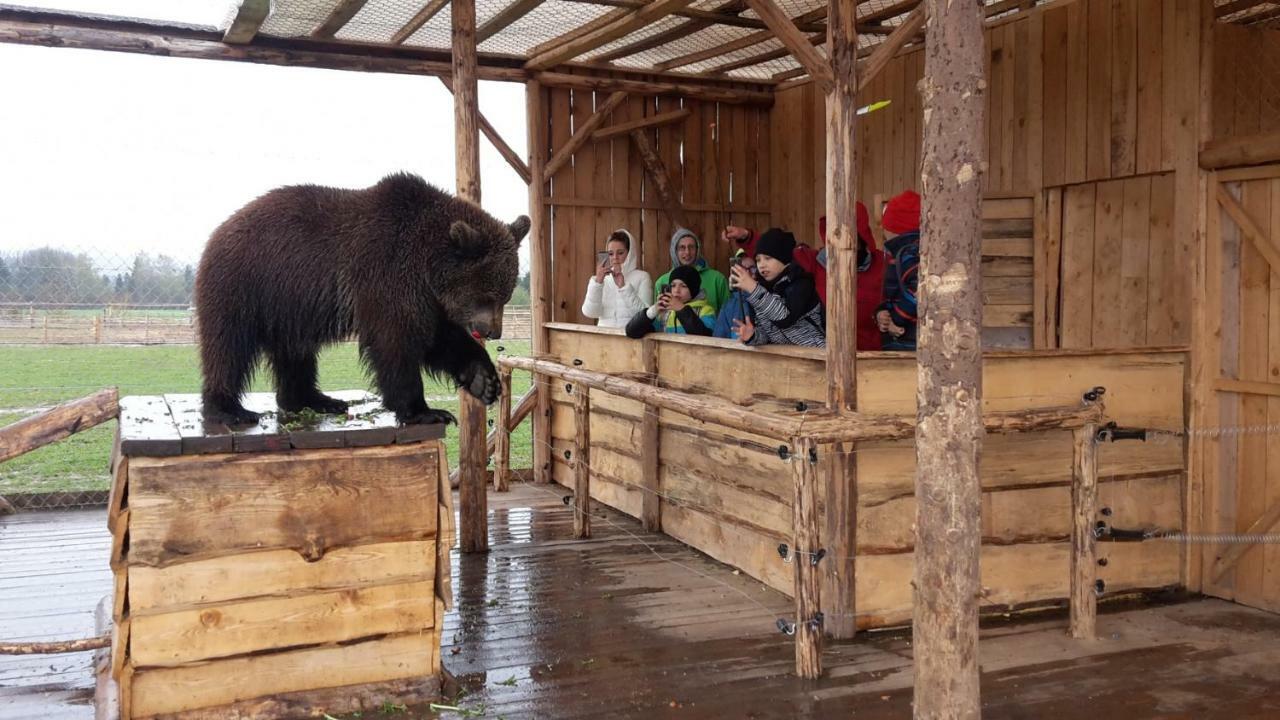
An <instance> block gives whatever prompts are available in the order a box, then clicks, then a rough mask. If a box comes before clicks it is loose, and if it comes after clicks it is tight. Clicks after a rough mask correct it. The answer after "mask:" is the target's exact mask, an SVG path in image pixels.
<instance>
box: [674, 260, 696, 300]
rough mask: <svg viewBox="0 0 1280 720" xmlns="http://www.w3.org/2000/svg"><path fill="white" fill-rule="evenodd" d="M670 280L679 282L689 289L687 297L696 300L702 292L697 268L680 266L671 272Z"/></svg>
mask: <svg viewBox="0 0 1280 720" xmlns="http://www.w3.org/2000/svg"><path fill="white" fill-rule="evenodd" d="M668 279H670V280H679V281H680V282H682V283H684V284H685V287H687V288H689V297H690V298H696V297H698V293H699V292H700V291H701V290H702V276H701V275H699V274H698V268H696V267H693V266H692V265H681V266H680V267H678V268H676V269H674V270H672V271H671V276H670V277H669V278H668Z"/></svg>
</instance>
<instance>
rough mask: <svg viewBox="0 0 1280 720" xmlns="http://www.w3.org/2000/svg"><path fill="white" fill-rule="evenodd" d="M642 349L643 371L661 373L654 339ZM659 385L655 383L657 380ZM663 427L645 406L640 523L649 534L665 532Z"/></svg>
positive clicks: (655, 413) (646, 341) (641, 451)
mask: <svg viewBox="0 0 1280 720" xmlns="http://www.w3.org/2000/svg"><path fill="white" fill-rule="evenodd" d="M643 342H644V345H643V346H641V348H640V357H641V360H642V361H643V363H644V372H645V374H646V375H649V376H650V377H654V378H656V377H657V374H658V344H657V343H656V342H654V341H653V340H652V339H645V340H644V341H643ZM654 382H655V383H656V382H657V381H656V380H655V381H654ZM660 431H661V428H660V426H659V424H658V410H657V409H656V408H651V407H648V406H645V408H644V420H642V421H641V424H640V473H641V474H640V485H641V496H640V524H641V526H643V527H644V529H645V530H648V531H649V532H661V531H662V496H661V495H659V494H658V493H659V492H660V488H659V473H658V463H659V458H660V456H661V452H660V451H661V448H660V446H659V443H660V442H661V432H660Z"/></svg>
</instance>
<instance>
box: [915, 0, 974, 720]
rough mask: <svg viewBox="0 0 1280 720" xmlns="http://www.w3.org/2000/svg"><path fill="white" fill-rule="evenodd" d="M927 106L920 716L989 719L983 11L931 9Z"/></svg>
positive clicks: (946, 2) (919, 456)
mask: <svg viewBox="0 0 1280 720" xmlns="http://www.w3.org/2000/svg"><path fill="white" fill-rule="evenodd" d="M926 3H927V12H928V16H929V24H930V41H929V42H928V43H927V44H926V45H925V68H924V79H923V82H922V83H921V86H922V92H921V107H922V108H923V117H924V127H923V142H922V145H921V173H920V175H921V186H922V187H923V188H924V197H923V203H922V217H921V221H922V222H921V229H922V230H923V233H922V237H921V243H920V247H921V250H922V251H923V252H922V258H921V267H922V268H923V269H924V273H925V274H924V276H923V277H922V279H921V283H920V297H921V308H922V310H923V313H922V315H921V317H920V323H919V325H918V326H917V351H916V363H917V368H918V371H917V376H918V380H917V385H918V387H917V389H916V405H917V408H918V409H917V411H916V414H917V417H918V418H919V422H918V424H917V426H916V477H915V498H916V544H915V575H914V581H913V587H914V588H915V599H914V613H913V622H912V645H913V647H912V653H911V655H912V658H913V663H912V664H913V667H914V670H915V681H914V686H915V691H914V705H913V713H914V716H915V717H916V718H943V717H945V718H979V717H981V716H982V707H981V702H980V699H979V691H978V674H979V667H978V605H979V602H980V600H981V595H982V584H981V577H980V574H979V567H978V557H979V551H980V549H981V545H982V482H981V479H980V477H979V475H978V463H979V459H980V457H981V454H982V438H983V425H984V423H983V419H982V349H981V348H982V340H981V338H982V293H981V292H980V284H981V273H980V270H981V267H982V264H981V261H982V186H983V177H982V175H983V172H982V166H983V162H984V160H985V157H986V147H985V146H986V143H985V142H984V138H985V137H986V118H985V115H986V90H985V86H986V83H985V82H984V80H983V66H984V61H985V48H986V43H985V42H984V38H983V11H982V5H981V4H979V3H954V2H951V1H950V0H926Z"/></svg>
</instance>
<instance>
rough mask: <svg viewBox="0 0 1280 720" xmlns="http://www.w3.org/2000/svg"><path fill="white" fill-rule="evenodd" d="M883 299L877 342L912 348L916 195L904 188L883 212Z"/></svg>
mask: <svg viewBox="0 0 1280 720" xmlns="http://www.w3.org/2000/svg"><path fill="white" fill-rule="evenodd" d="M880 226H881V227H883V228H884V235H885V243H884V249H885V252H887V253H888V254H889V267H888V268H887V269H886V270H885V274H884V302H883V303H881V305H880V309H879V310H878V311H876V324H877V325H879V327H880V333H881V335H880V337H881V346H882V347H883V348H884V349H885V350H915V349H916V313H917V308H918V298H917V297H916V290H917V287H918V284H919V270H920V196H919V195H917V194H916V193H915V192H914V191H911V190H905V191H903V192H901V193H899V194H897V195H895V196H894V197H893V198H892V199H890V200H889V203H888V205H886V206H885V209H884V216H883V217H882V218H881V219H880Z"/></svg>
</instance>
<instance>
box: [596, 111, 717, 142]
mask: <svg viewBox="0 0 1280 720" xmlns="http://www.w3.org/2000/svg"><path fill="white" fill-rule="evenodd" d="M692 113H693V111H692V110H690V109H689V108H681V109H679V110H672V111H671V112H666V113H659V114H657V115H650V116H649V117H647V118H641V119H639V120H632V121H631V122H625V123H620V124H618V125H610V126H609V127H604V128H600V129H599V130H597V131H595V132H594V133H592V134H591V139H592V140H593V141H596V142H599V141H601V140H608V139H609V138H613V137H617V136H619V135H627V134H628V133H630V132H631V131H632V130H640V129H643V128H653V127H658V126H659V125H670V124H672V123H677V122H680V121H681V120H684V119H685V118H687V117H689V115H691V114H692Z"/></svg>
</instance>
